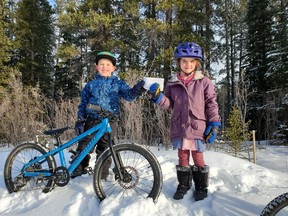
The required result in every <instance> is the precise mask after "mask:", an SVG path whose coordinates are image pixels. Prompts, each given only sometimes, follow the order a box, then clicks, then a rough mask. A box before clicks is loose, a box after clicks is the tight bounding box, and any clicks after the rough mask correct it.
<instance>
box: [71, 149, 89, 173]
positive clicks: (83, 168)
mask: <svg viewBox="0 0 288 216" xmlns="http://www.w3.org/2000/svg"><path fill="white" fill-rule="evenodd" d="M90 158H91V156H90V155H89V154H88V155H86V156H85V157H84V159H83V160H82V161H81V163H80V164H79V165H78V166H77V167H76V169H75V170H74V171H73V172H72V173H71V178H76V177H77V176H81V175H83V174H87V169H88V167H89V161H90Z"/></svg>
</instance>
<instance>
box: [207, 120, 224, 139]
mask: <svg viewBox="0 0 288 216" xmlns="http://www.w3.org/2000/svg"><path fill="white" fill-rule="evenodd" d="M220 127H221V122H209V123H208V125H207V127H206V129H205V132H204V138H205V142H206V143H213V142H214V141H215V139H216V137H217V134H218V130H219V128H220Z"/></svg>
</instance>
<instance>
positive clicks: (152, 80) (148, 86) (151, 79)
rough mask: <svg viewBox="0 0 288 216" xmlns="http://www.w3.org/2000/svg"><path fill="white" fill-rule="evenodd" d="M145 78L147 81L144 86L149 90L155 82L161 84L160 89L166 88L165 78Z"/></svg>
mask: <svg viewBox="0 0 288 216" xmlns="http://www.w3.org/2000/svg"><path fill="white" fill-rule="evenodd" d="M143 80H144V81H145V85H144V88H145V89H147V90H149V88H150V86H151V85H152V84H153V83H158V84H159V85H160V91H163V89H164V78H155V77H144V79H143Z"/></svg>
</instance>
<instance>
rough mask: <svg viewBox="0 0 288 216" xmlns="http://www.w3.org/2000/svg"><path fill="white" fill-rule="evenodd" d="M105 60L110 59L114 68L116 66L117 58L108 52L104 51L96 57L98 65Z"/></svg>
mask: <svg viewBox="0 0 288 216" xmlns="http://www.w3.org/2000/svg"><path fill="white" fill-rule="evenodd" d="M103 58H105V59H109V60H110V61H111V62H112V64H113V65H114V66H115V65H116V57H115V56H114V55H113V54H112V53H110V52H108V51H102V52H99V53H98V54H97V55H96V59H95V63H96V65H98V62H99V60H100V59H103Z"/></svg>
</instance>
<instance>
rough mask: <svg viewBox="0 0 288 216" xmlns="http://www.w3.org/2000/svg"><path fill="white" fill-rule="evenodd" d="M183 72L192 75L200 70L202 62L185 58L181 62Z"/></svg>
mask: <svg viewBox="0 0 288 216" xmlns="http://www.w3.org/2000/svg"><path fill="white" fill-rule="evenodd" d="M179 66H180V68H181V71H182V72H183V73H185V74H190V73H192V72H193V71H196V70H198V69H199V68H200V62H199V60H197V59H194V58H190V57H185V58H181V59H180V60H179Z"/></svg>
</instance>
